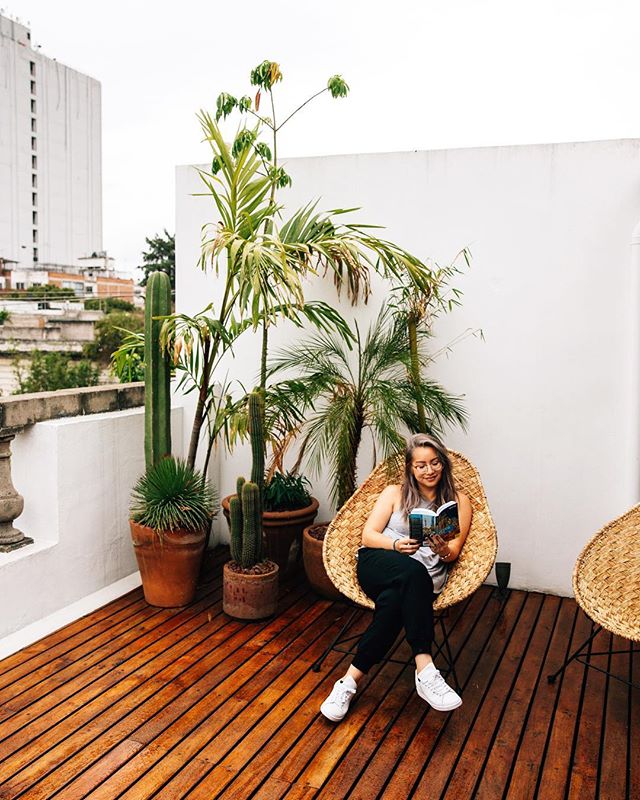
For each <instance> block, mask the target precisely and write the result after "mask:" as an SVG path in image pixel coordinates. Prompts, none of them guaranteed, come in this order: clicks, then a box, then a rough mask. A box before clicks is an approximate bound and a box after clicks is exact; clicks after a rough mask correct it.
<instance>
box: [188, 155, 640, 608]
mask: <svg viewBox="0 0 640 800" xmlns="http://www.w3.org/2000/svg"><path fill="white" fill-rule="evenodd" d="M639 154H640V140H617V141H603V142H585V143H576V144H560V145H553V144H550V145H540V146H518V147H495V148H493V147H492V148H477V149H476V148H470V149H461V150H440V151H429V152H411V153H385V154H374V155H353V156H336V157H326V158H302V159H292V160H290V161H289V162H288V170H289V172H290V173H291V175H292V176H293V181H294V185H293V188H292V189H291V190H289V191H287V192H285V193H283V194H282V196H281V200H282V201H283V202H285V203H286V206H287V208H288V209H289V210H293V209H294V208H296V207H297V206H298V205H300V204H302V203H304V202H306V201H308V200H309V199H312V198H318V197H319V198H321V203H320V205H321V207H323V208H333V207H343V208H344V207H350V206H361V207H363V209H364V212H363V213H362V215H361V219H363V220H366V221H367V222H372V223H381V224H385V225H386V228H387V230H386V231H385V232H384V235H385V236H387V237H388V238H390V239H391V240H393V241H396V242H398V243H399V244H401V245H403V246H404V247H406V248H407V249H409V250H412V251H414V252H415V253H416V254H417V255H419V256H420V257H422V258H424V259H427V258H434V259H435V260H437V261H439V262H440V263H444V262H447V261H448V260H450V259H451V258H452V257H453V256H454V255H455V254H456V253H457V252H458V251H459V250H460V248H462V247H463V246H468V247H469V248H470V249H471V252H472V255H473V263H472V268H471V270H470V271H468V272H467V273H466V274H465V275H464V276H461V277H460V278H459V280H457V281H456V282H455V285H456V286H458V287H459V288H460V289H462V290H463V291H464V297H463V305H462V308H460V309H457V310H455V311H454V312H453V313H451V314H450V315H448V316H446V317H444V318H443V319H442V320H441V321H440V322H439V323H438V325H437V329H436V336H435V338H434V340H433V346H432V349H433V351H434V352H436V351H438V350H440V349H441V348H443V347H445V346H446V345H447V343H449V342H450V341H452V340H453V339H455V338H456V337H457V336H459V335H460V334H461V333H463V332H464V331H466V330H467V329H478V328H482V330H483V332H484V337H485V341H484V342H483V341H481V340H480V339H478V338H474V337H468V338H466V339H463V341H462V342H460V343H459V344H457V345H456V346H455V347H454V348H453V351H452V352H451V353H449V354H448V356H447V355H445V356H441V357H439V358H438V359H437V360H436V362H435V363H434V365H433V370H432V375H433V376H434V377H435V378H437V379H438V380H439V381H441V382H442V383H443V384H444V385H445V386H446V387H447V388H448V389H449V390H450V391H452V392H455V393H460V394H464V395H465V402H466V407H467V410H468V412H469V419H470V425H469V430H468V432H467V433H466V434H465V433H463V432H462V431H460V430H454V431H451V432H450V433H449V434H448V435H447V436H446V442H447V443H448V444H449V445H450V446H451V447H454V448H456V449H459V450H461V451H463V452H464V453H466V454H467V455H468V456H469V457H470V458H471V459H472V460H473V461H474V463H475V464H476V465H477V466H478V468H479V469H480V472H481V475H482V477H483V481H484V484H485V488H486V491H487V495H488V497H489V501H490V505H491V508H492V511H493V515H494V517H495V521H496V524H497V528H498V535H499V540H500V548H499V554H498V558H499V560H503V561H510V562H512V573H511V574H512V580H511V585H513V586H515V587H520V588H527V589H540V590H543V591H549V592H556V593H559V594H570V593H571V573H572V569H573V566H574V563H575V559H576V557H577V555H578V553H579V552H580V550H581V549H582V547H583V546H584V544H585V542H586V541H587V540H588V539H589V538H590V537H591V536H592V535H593V534H594V533H595V532H596V531H597V530H598V529H599V528H600V527H601V526H602V525H603V524H604V523H605V522H607V521H608V520H610V519H611V518H613V517H615V516H617V515H618V514H620V513H622V512H623V511H624V510H625V509H626V508H628V506H629V505H631V504H632V503H634V502H637V501H638V499H640V480H639V470H638V464H639V452H638V451H639V447H640V439H639V437H638V429H637V421H636V420H637V417H638V413H639V410H640V409H639V402H640V400H639V397H638V383H637V374H638V370H639V368H640V359H639V358H638V329H637V317H638V311H639V308H638V306H639V304H638V299H639V298H638V285H639V284H638V276H637V275H636V274H634V271H633V270H632V254H631V247H630V243H631V237H632V232H633V230H634V227H635V226H636V223H637V222H638V220H640V161H639V158H638V156H639ZM200 191H202V185H201V184H200V183H199V179H198V177H197V174H196V173H195V170H194V169H193V168H192V167H179V168H178V170H177V220H176V231H177V233H176V244H177V307H178V310H179V311H187V312H194V311H197V310H200V309H202V308H203V307H204V306H205V305H206V303H207V302H210V301H211V300H214V299H215V298H216V282H215V279H214V277H213V276H212V275H208V276H205V275H203V274H202V273H201V272H199V270H198V268H197V266H196V264H197V260H198V254H199V243H200V229H201V226H202V224H203V223H205V222H207V221H212V220H215V219H216V217H215V214H214V209H213V203H212V202H211V201H209V200H208V199H207V198H202V197H194V196H193V193H195V192H200ZM637 266H638V267H640V259H638V264H637ZM312 296H313V297H322V298H323V299H333V300H334V302H335V294H334V292H333V288H332V286H331V285H330V281H324V282H323V281H321V280H317V281H315V283H314V285H313V286H312V288H311V290H310V292H309V297H312ZM383 297H384V286H383V284H382V282H381V281H380V280H376V281H374V295H373V297H372V298H371V300H370V302H369V306H368V307H362V306H361V307H359V308H357V309H355V310H354V311H352V310H351V309H350V307H349V306H348V305H347V304H346V303H345V302H342V303H341V304H340V307H341V310H342V312H343V313H344V314H345V316H347V317H348V318H354V317H355V318H357V319H359V320H361V321H363V322H365V324H366V320H367V319H371V318H372V317H373V316H374V315H375V314H376V312H377V310H378V308H379V305H380V302H381V301H382V299H383ZM291 335H292V333H291V331H290V330H287V329H286V328H284V327H283V328H282V329H280V330H279V331H278V332H277V333H275V334H272V340H271V341H272V347H274V348H275V347H277V346H278V344H281V343H283V342H285V341H286V342H287V344H288V343H290V341H291ZM294 335H298V334H294ZM258 362H259V342H258V340H257V338H255V339H252V338H251V335H250V334H247V338H246V339H244V340H242V341H241V342H239V344H238V346H237V348H236V358H235V361H234V362H233V364H232V365H230V369H231V370H232V374H233V375H234V376H237V377H238V378H239V379H241V380H243V381H245V382H246V383H249V384H251V383H252V381H253V380H254V378H255V375H256V373H257V369H258ZM369 466H370V462H368V453H367V452H366V448H365V452H364V453H363V459H362V468H361V471H360V478H361V479H362V478H364V477H365V475H366V472H367V470H368V468H369ZM247 470H248V460H247V456H246V453H244V452H238V453H235V454H234V455H233V456H232V457H230V458H224V459H223V460H222V463H221V468H220V481H221V489H222V492H223V493H226V492H229V491H231V490H232V489H233V484H234V481H235V478H236V475H237V474H239V473H242V472H247ZM314 487H315V492H314V493H315V494H316V495H317V496H318V497H319V499H320V500H321V502H322V505H321V517H324V518H327V517H328V516H329V515H330V513H331V509H330V508H329V506H328V504H327V500H326V497H327V493H326V489H325V487H324V486H323V485H322V482H321V481H318V480H315V481H314Z"/></svg>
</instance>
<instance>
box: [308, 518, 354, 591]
mask: <svg viewBox="0 0 640 800" xmlns="http://www.w3.org/2000/svg"><path fill="white" fill-rule="evenodd" d="M329 525H330V523H329V522H321V523H319V524H318V525H309V526H308V527H307V528H305V529H304V531H303V532H302V560H303V563H304V571H305V574H306V576H307V580H308V581H309V583H310V584H311V587H312V588H313V589H314V590H315V591H316V592H317V593H318V594H319V595H322V597H326V598H327V599H328V600H344V596H343V595H342V594H341V593H340V592H339V591H338V590H337V589H336V587H335V586H334V585H333V583H332V581H331V579H330V578H329V576H328V575H327V570H326V569H325V567H324V561H323V559H322V543H323V542H324V537H325V534H326V532H327V530H328V528H329Z"/></svg>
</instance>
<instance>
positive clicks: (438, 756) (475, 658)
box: [381, 592, 525, 800]
mask: <svg viewBox="0 0 640 800" xmlns="http://www.w3.org/2000/svg"><path fill="white" fill-rule="evenodd" d="M524 605H525V595H524V594H523V593H521V592H512V593H511V594H510V596H509V599H508V600H507V602H506V603H505V604H504V606H503V605H502V604H501V603H500V602H499V601H498V600H496V599H494V598H492V600H491V603H490V604H489V605H488V606H487V610H486V612H485V615H483V617H482V618H481V619H479V620H478V621H477V625H476V627H475V628H474V630H473V632H472V634H471V637H470V639H469V641H468V643H466V644H465V645H464V647H463V648H462V651H461V654H460V661H461V662H462V664H463V671H462V674H461V678H460V679H461V681H462V685H463V689H464V691H463V703H462V706H461V707H460V708H458V709H456V710H455V711H454V712H452V713H451V714H442V713H440V712H437V711H433V710H431V709H429V710H428V712H427V714H426V715H425V716H424V719H423V721H422V724H421V725H420V727H419V729H418V731H417V732H416V734H415V736H414V737H413V740H412V742H411V746H410V747H409V748H408V749H407V751H406V752H405V753H404V754H403V757H402V759H401V760H400V762H399V764H398V767H397V768H396V770H395V771H394V773H393V775H392V777H391V779H390V781H389V783H388V784H387V786H386V787H385V789H384V791H383V793H382V795H381V796H382V797H383V798H388V799H389V800H391V798H394V797H398V792H402V791H403V790H404V791H410V792H413V796H415V797H419V796H422V795H423V793H424V794H426V795H427V796H429V792H430V790H429V786H428V783H427V781H426V779H424V780H423V776H424V773H425V772H426V771H427V770H429V772H430V776H431V778H433V779H434V780H436V781H438V783H439V791H442V790H443V788H444V785H445V783H446V780H447V778H448V776H449V773H450V771H451V769H452V768H453V767H454V765H455V759H456V757H457V754H458V752H459V748H460V745H461V743H462V742H463V741H464V737H465V735H466V732H467V731H468V729H469V727H470V725H471V722H472V720H473V718H474V716H475V713H476V711H477V709H478V707H479V705H480V702H481V699H482V696H483V694H484V692H485V690H486V688H487V686H488V685H489V682H490V679H491V675H492V674H493V671H494V669H495V666H496V664H497V663H498V662H499V660H500V658H501V657H502V653H503V651H504V648H505V646H506V642H508V640H509V637H510V635H511V632H512V630H513V627H514V626H515V624H516V622H517V620H518V618H519V615H520V613H521V611H522V608H523V606H524ZM485 616H486V620H485ZM485 621H486V625H485V624H483V623H485ZM467 650H468V651H469V653H468V654H467ZM416 753H420V759H419V762H418V764H416V757H415V754H416ZM430 796H431V797H434V796H436V797H437V796H439V795H438V793H437V791H436V790H435V789H434V790H433V791H432V792H431V794H430Z"/></svg>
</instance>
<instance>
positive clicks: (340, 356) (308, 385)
mask: <svg viewBox="0 0 640 800" xmlns="http://www.w3.org/2000/svg"><path fill="white" fill-rule="evenodd" d="M411 357H412V350H411V347H410V343H409V340H408V337H407V335H406V328H405V327H404V320H399V319H398V317H397V316H396V314H395V312H394V309H393V308H392V307H390V306H386V307H384V308H383V309H382V311H381V313H380V315H379V317H378V319H377V320H376V321H375V322H374V323H373V325H372V326H371V328H370V329H369V331H368V333H367V336H366V338H365V339H364V341H363V338H362V337H361V335H360V331H359V329H358V328H357V326H356V363H355V366H353V365H352V363H351V361H352V359H351V358H350V354H349V352H348V351H347V349H346V347H345V346H344V343H343V342H342V341H341V340H340V339H339V338H338V337H336V336H331V335H328V334H317V335H315V336H314V337H312V338H311V339H309V340H307V341H304V342H300V343H297V344H296V345H295V347H292V348H289V349H286V350H282V351H281V352H280V353H279V354H278V356H277V357H276V358H274V359H273V361H272V362H271V365H270V371H269V372H270V375H275V374H277V373H279V372H280V371H287V372H291V371H293V372H294V373H295V377H294V378H292V379H290V380H285V381H283V382H282V383H281V384H280V385H279V388H280V394H287V389H286V387H287V386H288V387H289V394H290V396H289V397H288V399H287V402H289V403H291V402H295V404H296V405H297V406H298V407H299V408H300V409H301V411H302V412H303V413H305V415H306V417H307V419H306V422H305V423H304V425H303V426H302V428H301V434H302V443H301V447H300V456H299V458H298V463H297V464H296V467H297V466H298V465H299V464H300V461H301V460H302V457H303V455H304V456H305V457H306V458H307V459H308V463H309V465H310V466H311V468H312V469H313V470H314V472H316V473H319V472H320V470H321V469H323V470H324V469H326V467H325V465H328V467H329V469H328V477H329V482H330V496H331V500H332V501H333V503H334V504H335V506H336V508H340V507H341V506H342V505H344V503H345V502H346V501H347V500H348V499H349V497H351V495H352V494H353V492H354V491H355V490H356V487H357V485H358V484H357V472H356V465H357V458H358V452H359V450H360V445H361V442H362V438H363V435H364V433H365V431H367V430H368V431H369V432H370V434H371V437H372V439H373V443H374V453H376V454H377V453H380V454H381V456H382V457H383V458H387V457H388V456H390V455H391V454H392V453H394V452H398V451H399V450H402V449H403V448H404V446H405V438H404V436H402V435H401V433H400V432H399V431H401V430H403V429H408V430H410V431H417V430H419V425H421V424H422V423H421V421H420V420H419V416H418V405H417V401H420V403H421V407H422V410H423V414H424V415H425V419H426V424H425V427H424V430H425V432H429V431H433V432H440V431H441V430H442V428H443V426H444V425H445V424H451V423H457V424H459V425H461V426H462V427H464V425H465V419H466V417H465V413H464V410H463V408H462V405H461V403H460V399H459V398H457V397H454V396H452V395H450V394H448V393H447V392H446V391H445V389H444V388H443V387H441V386H440V385H438V384H437V383H435V382H433V381H428V380H426V379H424V378H422V377H421V376H420V374H418V375H417V376H416V375H415V374H410V372H409V368H410V366H411ZM274 396H278V394H277V393H274ZM324 530H325V531H326V527H325V528H324ZM323 538H324V533H323V531H322V526H316V531H315V533H313V534H312V533H311V532H310V531H307V533H306V534H304V536H303V559H304V564H305V569H306V571H307V577H308V578H309V580H310V582H311V583H312V585H313V586H314V588H315V589H316V590H317V591H319V592H320V593H321V594H325V593H326V592H327V591H328V590H330V587H331V585H332V584H331V583H330V581H329V579H328V578H326V573H325V570H324V564H323V561H322V539H323ZM325 578H326V579H325Z"/></svg>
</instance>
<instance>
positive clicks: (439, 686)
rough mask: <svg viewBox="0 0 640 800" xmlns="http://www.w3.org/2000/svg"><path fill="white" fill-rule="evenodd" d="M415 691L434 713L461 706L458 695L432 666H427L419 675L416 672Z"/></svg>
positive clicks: (460, 699)
mask: <svg viewBox="0 0 640 800" xmlns="http://www.w3.org/2000/svg"><path fill="white" fill-rule="evenodd" d="M416 691H417V692H418V694H419V695H420V697H421V698H422V699H423V700H426V701H427V703H429V705H430V706H431V707H432V708H435V710H436V711H453V709H454V708H458V706H461V705H462V698H461V697H460V695H459V694H456V692H454V691H453V689H452V688H451V687H450V686H448V685H447V683H446V681H445V679H444V678H443V677H442V675H441V674H440V672H439V671H438V670H437V669H436V668H435V666H434V665H433V664H428V665H427V666H426V667H425V668H424V669H423V670H422V672H420V673H417V672H416Z"/></svg>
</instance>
